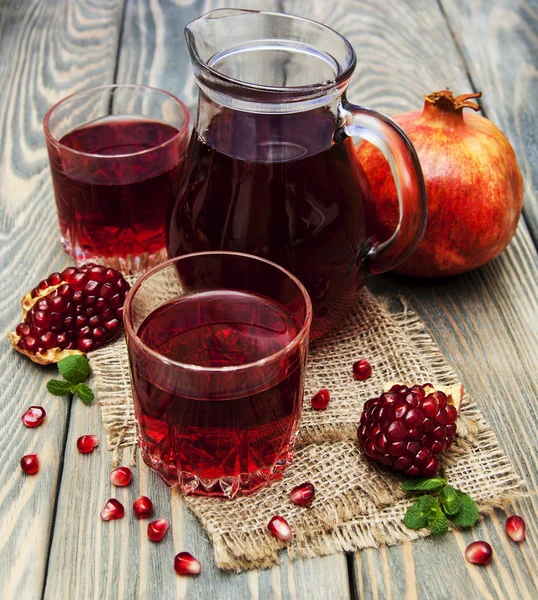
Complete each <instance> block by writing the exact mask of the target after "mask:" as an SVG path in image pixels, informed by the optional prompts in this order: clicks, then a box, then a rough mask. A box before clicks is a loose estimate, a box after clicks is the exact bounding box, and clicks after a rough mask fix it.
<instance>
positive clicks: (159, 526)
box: [148, 519, 169, 542]
mask: <svg viewBox="0 0 538 600" xmlns="http://www.w3.org/2000/svg"><path fill="white" fill-rule="evenodd" d="M168 527H169V523H168V519H156V520H155V521H152V522H151V523H148V537H149V539H150V540H151V541H152V542H160V541H161V540H162V539H163V537H164V536H165V535H166V532H167V531H168Z"/></svg>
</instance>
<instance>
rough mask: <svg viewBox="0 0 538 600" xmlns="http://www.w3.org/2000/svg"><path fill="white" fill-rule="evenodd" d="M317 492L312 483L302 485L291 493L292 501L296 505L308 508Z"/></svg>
mask: <svg viewBox="0 0 538 600" xmlns="http://www.w3.org/2000/svg"><path fill="white" fill-rule="evenodd" d="M315 495H316V490H315V489H314V486H313V485H312V484H311V483H310V482H306V483H301V485H298V486H296V487H294V488H293V489H292V490H291V492H290V499H291V501H292V502H293V503H294V504H298V505H299V506H308V505H309V504H311V503H312V500H314V496H315Z"/></svg>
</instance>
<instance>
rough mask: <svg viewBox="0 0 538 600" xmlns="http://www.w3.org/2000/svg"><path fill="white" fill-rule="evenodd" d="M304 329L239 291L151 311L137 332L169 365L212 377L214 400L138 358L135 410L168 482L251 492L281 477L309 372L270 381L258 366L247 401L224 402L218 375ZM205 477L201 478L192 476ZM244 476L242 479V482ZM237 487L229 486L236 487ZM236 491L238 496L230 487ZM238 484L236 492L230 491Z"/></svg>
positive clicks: (151, 456)
mask: <svg viewBox="0 0 538 600" xmlns="http://www.w3.org/2000/svg"><path fill="white" fill-rule="evenodd" d="M298 330H299V327H298V325H297V323H296V322H295V321H294V320H293V318H292V317H291V315H290V314H289V313H288V311H287V310H286V309H285V308H284V307H283V306H282V305H280V304H279V303H278V302H276V301H275V300H272V299H270V298H267V297H265V296H261V295H259V294H254V293H250V292H243V291H238V290H210V291H204V292H198V293H194V294H191V295H187V296H183V297H180V298H177V299H174V300H171V301H168V302H167V303H165V304H164V305H162V306H160V307H159V308H157V309H156V310H154V311H153V312H151V313H150V314H149V315H148V316H147V317H146V318H145V319H144V321H143V322H142V324H141V325H140V327H139V329H138V336H139V338H140V339H141V341H142V342H143V343H144V344H145V345H146V346H147V347H148V348H151V349H152V350H154V351H156V352H158V353H159V354H160V355H162V356H164V357H166V358H167V359H170V360H173V361H175V362H178V363H183V364H189V365H196V366H198V367H203V368H204V369H206V370H207V378H208V379H209V382H208V383H207V386H208V387H209V388H212V397H210V398H208V397H195V394H196V393H197V390H195V391H194V392H192V391H191V392H190V393H188V395H187V393H185V395H183V394H181V393H178V392H177V379H176V378H174V377H173V375H172V374H171V373H170V377H167V373H166V372H165V371H161V372H158V371H157V370H154V369H147V370H144V369H143V368H138V365H137V362H136V360H131V366H132V375H133V388H134V390H135V391H136V394H135V412H136V418H137V423H138V431H139V441H140V446H141V449H142V453H143V456H144V460H146V462H147V463H148V464H149V465H150V466H151V467H152V468H154V469H155V470H156V471H157V472H159V474H160V475H161V476H162V477H163V479H165V481H167V483H169V484H170V485H174V484H175V483H177V482H178V480H179V481H181V485H182V489H183V490H184V491H189V484H190V483H192V489H193V490H196V493H199V494H205V495H223V490H224V492H225V495H233V494H234V493H235V489H236V488H237V486H238V485H239V487H241V489H242V490H243V492H245V493H250V492H253V491H255V490H256V489H257V488H258V487H260V486H261V485H263V484H264V483H266V482H267V481H268V480H269V479H274V478H275V477H278V476H280V473H281V472H282V471H283V470H284V468H285V466H286V464H287V463H288V462H289V460H291V455H292V453H293V450H292V448H293V442H294V440H295V436H296V433H297V429H298V424H299V421H300V417H301V407H302V400H303V374H302V368H301V366H300V365H299V364H296V365H295V366H294V367H293V368H292V369H290V370H288V371H286V370H285V369H284V364H285V358H282V361H281V362H280V363H278V364H277V369H282V376H281V377H278V373H277V378H276V379H274V378H273V380H272V382H271V384H267V383H266V382H264V378H265V379H267V373H266V372H265V368H264V367H263V366H260V367H259V368H256V369H252V370H250V371H248V372H246V373H245V375H244V376H245V377H249V378H251V379H252V380H251V381H249V382H248V387H249V389H251V390H254V392H253V393H250V394H248V395H243V396H241V395H240V396H238V397H235V398H225V399H223V398H222V396H221V394H220V393H219V389H218V385H219V384H218V383H216V382H215V384H214V386H213V384H211V378H212V377H213V375H212V372H211V369H222V368H223V367H224V368H226V367H229V368H231V369H233V368H234V367H239V366H241V365H247V364H248V363H254V362H256V361H259V360H262V359H264V358H267V357H269V356H272V355H274V354H275V353H277V352H279V351H280V350H283V349H284V348H286V347H287V346H288V345H289V344H290V342H291V341H292V340H293V339H294V338H295V337H296V336H297V333H298ZM194 473H196V476H194V475H192V474H194ZM239 479H240V481H239ZM227 482H228V483H227ZM227 485H229V486H230V491H229V493H227V492H226V486H227ZM232 487H234V489H233V490H232V489H231V488H232Z"/></svg>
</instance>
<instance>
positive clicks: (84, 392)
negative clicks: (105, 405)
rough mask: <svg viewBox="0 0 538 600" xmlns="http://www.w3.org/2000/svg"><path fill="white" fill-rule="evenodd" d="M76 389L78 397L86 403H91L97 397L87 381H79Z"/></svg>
mask: <svg viewBox="0 0 538 600" xmlns="http://www.w3.org/2000/svg"><path fill="white" fill-rule="evenodd" d="M75 391H76V392H77V394H78V397H79V398H80V399H81V400H82V402H84V404H90V403H91V402H93V399H94V398H95V396H94V395H93V391H92V390H91V388H89V387H88V386H87V385H86V384H85V383H79V384H78V385H77V386H76V387H75Z"/></svg>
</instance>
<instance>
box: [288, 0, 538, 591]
mask: <svg viewBox="0 0 538 600" xmlns="http://www.w3.org/2000/svg"><path fill="white" fill-rule="evenodd" d="M446 4H447V5H448V4H450V3H449V2H447V3H446ZM457 4H458V5H459V6H460V7H463V5H465V6H466V7H470V6H472V7H473V9H472V10H471V9H470V8H468V9H467V12H469V13H473V14H474V12H475V8H476V6H477V5H481V6H482V5H483V4H484V3H481V2H478V3H474V2H473V3H471V2H469V3H465V2H463V1H461V2H458V3H457ZM489 4H490V5H491V4H492V3H489ZM501 4H502V3H501ZM504 4H505V5H509V4H514V5H518V2H513V3H510V2H508V1H507V2H505V3H504ZM519 4H522V3H519ZM284 7H285V8H286V10H288V11H289V12H293V13H295V14H298V15H301V16H308V17H310V18H314V19H316V20H319V21H322V22H324V23H327V24H328V25H331V26H332V27H334V28H335V29H338V30H339V31H341V32H342V33H343V34H344V35H345V36H346V37H347V38H348V39H349V40H350V42H351V43H352V44H353V46H354V48H355V50H356V52H357V56H358V66H357V72H356V75H355V77H354V79H353V80H352V83H351V85H350V89H349V93H348V97H349V99H350V100H351V101H353V102H358V103H361V104H366V105H368V106H371V107H372V108H375V109H377V110H380V111H383V112H387V113H389V114H395V113H398V112H404V111H407V110H411V109H413V108H417V107H419V106H421V103H422V97H423V95H424V94H425V93H427V92H429V91H432V90H435V89H442V88H444V87H447V86H448V87H451V88H452V89H454V90H459V89H462V90H465V89H469V90H471V89H472V84H471V81H470V79H469V77H468V74H467V72H466V68H465V64H464V62H463V61H462V60H461V58H460V54H459V49H458V47H457V46H456V43H455V40H454V38H453V36H452V35H451V32H450V30H449V29H448V28H447V27H446V26H445V23H444V22H445V16H444V14H443V12H442V11H441V10H440V9H439V7H438V6H437V5H436V4H435V3H433V2H429V1H427V0H425V1H417V0H413V1H411V0H410V1H408V2H394V3H383V4H381V3H373V2H366V1H355V0H348V1H346V0H343V1H340V2H339V3H338V11H336V10H334V6H332V5H330V4H328V3H327V4H326V3H318V2H314V1H308V0H305V1H303V0H289V1H286V2H285V3H284ZM454 12H456V10H455V9H454ZM465 14H466V10H463V8H462V10H461V11H459V12H458V18H459V21H458V31H460V32H461V31H462V30H464V29H465V28H466V27H468V28H469V30H471V29H472V27H471V26H470V25H469V24H468V23H463V22H462V21H463V20H465ZM476 18H478V17H476ZM478 37H479V36H476V35H475V37H474V38H473V39H474V40H475V41H476V40H477V39H478ZM458 39H459V38H458ZM482 41H484V40H482ZM484 44H486V46H485V47H484V48H483V53H484V55H487V44H488V41H484ZM518 47H519V46H518ZM510 59H511V60H513V61H514V64H515V62H517V61H518V55H517V53H516V54H514V55H513V56H511V57H510ZM500 62H501V64H502V60H501V61H500ZM504 68H506V65H503V69H504ZM471 76H472V79H473V81H475V82H476V81H477V80H478V79H477V77H476V76H475V75H474V73H471ZM478 81H479V80H478ZM480 85H481V84H480ZM497 98H498V96H497V94H494V95H493V99H492V100H491V102H492V105H493V106H495V107H496V110H497V111H498V113H499V115H505V111H506V106H505V105H504V104H503V103H502V102H497ZM530 110H534V105H533V107H532V108H531V109H530ZM488 114H489V112H488ZM499 118H501V117H499ZM502 118H506V117H502ZM534 128H535V125H534V124H532V125H531V126H530V133H529V134H528V135H530V136H531V137H532V135H533V131H534V132H535V131H536V130H535V129H534ZM521 143H522V144H523V145H522V148H521V151H522V152H523V154H525V153H527V154H529V155H532V153H533V152H534V151H535V147H533V148H528V146H527V144H528V140H527V141H526V142H523V140H521ZM532 167H533V168H534V170H532V168H531V171H532V172H531V177H530V178H529V177H528V176H526V185H527V190H529V188H530V189H531V194H532V189H533V185H532V178H533V177H534V178H535V177H536V172H537V167H538V164H537V163H536V161H534V164H532ZM537 282H538V258H537V255H536V250H535V248H534V246H533V243H532V240H531V238H530V236H529V231H528V229H527V227H526V224H525V222H524V221H522V223H521V225H520V227H519V229H518V232H517V235H516V236H515V238H514V240H513V242H512V244H511V245H510V247H509V248H508V250H507V251H506V252H505V253H504V254H503V255H502V256H501V257H499V258H498V259H497V260H495V261H493V262H492V263H490V264H489V265H487V266H485V267H483V268H481V269H478V270H476V271H474V272H472V273H469V274H467V275H464V276H460V277H457V278H454V279H451V280H448V281H445V282H438V283H435V282H412V281H409V280H406V279H404V278H398V277H394V276H393V277H390V276H386V277H382V278H378V280H372V285H373V286H374V289H375V290H377V291H378V292H379V293H382V294H387V295H392V294H394V293H400V294H403V296H404V297H406V298H407V299H409V300H410V301H411V305H412V306H413V308H415V309H416V310H417V311H418V313H419V314H420V315H421V317H422V318H423V319H424V321H425V323H426V325H427V328H428V330H429V331H430V332H431V334H432V335H433V337H434V339H435V340H436V341H437V342H438V343H439V345H440V346H441V348H442V350H443V352H444V354H445V356H447V358H448V360H449V361H450V362H451V364H452V365H453V366H454V368H455V369H456V371H457V373H458V374H459V375H460V378H461V381H462V382H463V383H464V384H465V386H466V388H467V389H468V390H469V392H470V394H471V395H472V396H473V397H474V398H475V399H476V401H477V402H478V403H479V405H480V407H481V409H482V411H483V413H484V415H485V417H486V418H487V420H488V422H489V423H490V424H491V425H492V427H493V428H494V430H495V431H496V433H497V435H498V437H499V441H500V443H501V445H502V446H503V448H504V449H505V450H506V452H507V453H508V455H509V456H510V459H511V460H512V463H513V464H514V467H515V468H516V470H517V471H518V473H519V474H520V475H521V476H522V477H524V478H525V479H526V481H527V482H528V485H529V490H530V491H531V492H532V493H533V495H532V496H531V497H529V498H528V499H526V500H523V501H520V502H518V503H517V505H516V506H514V507H513V511H514V512H517V513H519V514H521V515H522V516H523V517H524V518H525V519H526V522H527V524H528V527H529V539H531V530H534V529H535V526H534V523H536V522H537V516H538V512H537V510H538V503H537V501H536V491H537V490H538V479H537V477H538V472H537V469H536V465H537V464H538V443H537V441H536V440H537V439H538V426H537V423H538V419H537V417H538V414H537V408H536V400H535V399H536V397H537V395H538V382H537V381H536V373H537V372H538V318H537V315H538V286H537ZM505 519H506V515H505V514H504V513H502V511H499V512H498V513H496V514H495V515H494V516H493V517H491V518H487V519H485V520H484V521H483V522H482V523H481V524H480V526H479V527H478V528H476V529H475V530H474V531H473V532H462V533H456V534H453V535H452V534H451V535H446V536H443V537H442V538H440V539H433V538H429V539H425V540H421V541H418V542H416V543H413V544H403V545H401V546H396V547H393V548H382V549H379V550H367V551H365V552H361V553H357V554H356V555H355V560H354V574H353V576H354V581H355V585H356V593H357V596H358V597H359V598H395V599H397V598H403V597H406V598H415V597H417V598H428V599H430V598H431V599H443V598H468V597H470V596H478V597H483V598H532V597H536V596H537V595H538V587H537V585H538V576H537V571H536V564H538V562H537V558H538V556H537V549H536V548H537V546H536V543H533V542H532V541H529V543H526V544H522V545H519V546H517V545H515V544H513V543H511V542H510V541H509V540H507V538H506V535H505V533H504V521H505ZM480 538H482V539H487V540H490V542H491V543H492V544H493V546H494V548H495V561H494V563H493V564H492V565H491V566H490V567H488V569H482V570H481V569H476V567H472V566H471V565H468V564H467V563H466V562H465V560H464V558H463V550H464V549H465V547H466V545H467V544H469V543H470V542H471V541H473V539H480ZM456 572H457V581H454V575H453V574H454V573H456Z"/></svg>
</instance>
